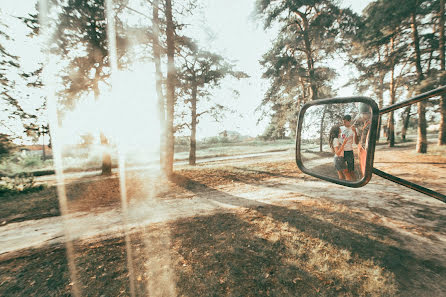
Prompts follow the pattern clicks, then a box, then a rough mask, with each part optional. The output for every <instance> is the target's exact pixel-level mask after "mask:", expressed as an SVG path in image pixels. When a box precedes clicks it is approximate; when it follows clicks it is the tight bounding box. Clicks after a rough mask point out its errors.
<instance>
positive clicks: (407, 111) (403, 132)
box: [401, 105, 412, 141]
mask: <svg viewBox="0 0 446 297" xmlns="http://www.w3.org/2000/svg"><path fill="white" fill-rule="evenodd" d="M411 107H412V106H411V105H409V106H407V107H406V109H405V110H404V112H403V127H402V128H401V139H402V140H403V141H405V140H406V134H407V129H408V128H409V120H410V108H411Z"/></svg>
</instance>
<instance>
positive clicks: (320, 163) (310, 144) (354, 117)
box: [300, 103, 372, 182]
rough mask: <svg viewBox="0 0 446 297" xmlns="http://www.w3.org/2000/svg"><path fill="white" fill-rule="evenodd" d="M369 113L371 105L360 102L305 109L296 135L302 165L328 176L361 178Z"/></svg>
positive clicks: (364, 162)
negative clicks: (300, 129)
mask: <svg viewBox="0 0 446 297" xmlns="http://www.w3.org/2000/svg"><path fill="white" fill-rule="evenodd" d="M371 115H372V111H371V107H370V106H369V105H368V104H364V103H360V104H358V103H357V104H354V103H339V104H331V105H315V106H311V107H310V108H308V110H307V111H306V113H305V117H304V119H303V123H302V128H303V133H301V138H300V141H301V143H300V149H301V158H302V161H303V165H304V166H305V167H306V168H307V169H309V170H312V171H314V172H316V173H318V174H320V175H324V176H328V177H331V178H335V179H339V180H344V181H348V182H356V181H358V180H361V179H362V178H363V177H364V174H365V165H366V159H367V146H368V138H369V128H370V123H371ZM327 127H329V129H327ZM330 156H331V157H330Z"/></svg>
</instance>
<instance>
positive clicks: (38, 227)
mask: <svg viewBox="0 0 446 297" xmlns="http://www.w3.org/2000/svg"><path fill="white" fill-rule="evenodd" d="M303 201H313V202H314V201H333V202H335V203H337V204H339V205H344V206H347V207H349V208H351V209H354V210H356V211H358V212H361V214H362V215H363V216H364V217H366V218H367V219H368V220H370V221H373V222H375V223H379V224H381V225H383V226H385V227H388V228H391V229H393V230H395V231H396V232H399V233H401V234H402V235H404V238H412V239H414V240H415V241H414V242H416V243H417V244H414V242H412V243H411V244H410V246H409V247H408V248H409V249H411V250H413V252H414V253H416V254H418V255H423V257H424V258H426V259H435V258H437V259H438V258H442V257H441V255H444V254H445V252H446V250H445V247H446V228H444V227H446V205H445V204H444V203H442V202H440V201H437V200H434V199H432V198H429V197H427V196H425V195H423V194H420V193H418V192H415V191H413V190H410V189H407V188H404V187H402V186H399V185H396V184H393V183H391V182H389V181H386V180H384V179H381V178H379V177H376V176H375V177H374V178H373V179H372V181H371V182H370V183H369V184H368V185H367V186H366V187H364V188H360V189H351V188H345V187H342V186H338V185H334V184H328V183H326V182H323V181H317V180H313V179H311V178H310V179H308V178H304V179H294V178H289V177H272V178H269V179H267V180H265V181H262V182H261V183H257V182H253V183H240V182H235V183H231V184H226V185H223V186H218V187H207V186H204V187H202V188H200V189H199V190H196V191H192V193H189V194H187V195H185V197H182V198H180V199H178V197H170V198H169V197H167V198H163V199H159V198H148V199H144V200H137V201H135V202H132V203H131V204H130V206H129V209H128V216H127V217H125V216H124V215H123V214H122V212H121V211H120V209H119V208H117V209H116V208H115V209H108V210H99V211H95V212H93V213H92V212H76V213H73V214H70V215H67V216H66V217H65V218H64V219H63V218H62V217H59V216H58V217H49V218H43V219H39V220H30V221H24V222H18V223H11V224H8V225H6V226H2V227H0V238H1V239H0V255H5V254H8V253H11V252H15V251H19V250H21V249H26V248H31V247H32V248H35V247H41V246H43V245H47V244H52V243H61V242H64V241H66V240H67V239H73V240H79V239H81V240H85V239H89V238H95V239H97V238H98V237H99V238H110V237H114V236H120V235H122V233H123V231H124V230H126V228H128V229H130V230H136V229H138V228H141V227H144V226H148V225H151V224H155V223H164V222H167V221H174V220H178V219H180V218H186V217H193V216H196V215H206V214H211V213H216V212H219V211H222V210H227V209H231V208H256V207H259V206H262V205H264V206H268V205H281V206H285V207H289V206H292V205H293V204H296V203H302V202H303ZM124 222H127V224H124ZM426 246H427V247H428V248H427V249H426Z"/></svg>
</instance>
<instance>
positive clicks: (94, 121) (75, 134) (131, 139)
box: [60, 64, 160, 161]
mask: <svg viewBox="0 0 446 297" xmlns="http://www.w3.org/2000/svg"><path fill="white" fill-rule="evenodd" d="M61 130H62V131H61V134H62V135H61V137H60V141H61V142H62V143H63V144H64V145H76V144H80V143H81V142H82V136H83V135H92V136H94V137H95V142H96V143H99V133H100V132H103V133H104V134H105V136H107V138H108V139H109V141H110V143H111V144H113V145H116V146H119V148H120V150H121V152H122V153H124V154H125V155H129V154H130V155H132V156H134V155H135V154H141V158H143V159H144V158H145V160H142V161H147V158H159V150H160V122H159V115H158V107H157V96H156V91H155V77H154V71H153V66H152V65H148V64H137V65H134V66H133V67H132V68H131V69H129V70H126V71H120V72H118V73H117V74H116V79H115V83H114V86H113V88H112V89H111V90H110V88H108V89H105V88H103V89H102V90H101V96H100V98H99V100H97V101H96V100H95V99H94V98H93V96H92V95H89V96H88V97H86V98H84V99H83V100H81V101H79V102H78V104H77V105H76V107H75V108H74V109H73V110H72V111H67V112H66V114H65V116H64V118H63V122H62V129H61ZM150 156H151V157H150Z"/></svg>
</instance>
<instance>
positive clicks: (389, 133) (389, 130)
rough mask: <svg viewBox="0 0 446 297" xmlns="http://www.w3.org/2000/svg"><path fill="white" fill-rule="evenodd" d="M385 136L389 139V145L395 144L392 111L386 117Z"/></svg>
mask: <svg viewBox="0 0 446 297" xmlns="http://www.w3.org/2000/svg"><path fill="white" fill-rule="evenodd" d="M387 138H388V139H389V146H390V147H394V146H395V120H394V116H393V111H391V112H390V113H389V117H388V119H387Z"/></svg>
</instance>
